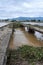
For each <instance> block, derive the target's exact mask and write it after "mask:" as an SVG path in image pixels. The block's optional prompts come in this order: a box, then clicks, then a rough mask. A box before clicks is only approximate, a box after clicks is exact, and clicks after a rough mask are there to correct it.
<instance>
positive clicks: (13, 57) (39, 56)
mask: <svg viewBox="0 0 43 65" xmlns="http://www.w3.org/2000/svg"><path fill="white" fill-rule="evenodd" d="M9 52H10V64H11V65H21V63H23V62H24V63H25V64H24V65H29V64H30V63H31V65H34V62H40V63H41V62H43V47H37V48H35V47H32V46H27V45H24V46H22V47H19V48H18V49H16V50H10V51H9ZM8 60H9V57H8ZM26 62H27V63H28V64H26Z"/></svg>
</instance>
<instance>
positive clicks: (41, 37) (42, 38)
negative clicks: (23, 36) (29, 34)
mask: <svg viewBox="0 0 43 65" xmlns="http://www.w3.org/2000/svg"><path fill="white" fill-rule="evenodd" d="M35 36H36V38H37V39H38V40H43V34H41V33H39V32H37V31H35Z"/></svg>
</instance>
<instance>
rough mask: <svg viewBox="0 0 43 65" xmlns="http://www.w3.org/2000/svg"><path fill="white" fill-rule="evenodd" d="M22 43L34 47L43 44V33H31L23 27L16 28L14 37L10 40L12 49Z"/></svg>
mask: <svg viewBox="0 0 43 65" xmlns="http://www.w3.org/2000/svg"><path fill="white" fill-rule="evenodd" d="M22 45H29V46H34V47H41V46H43V34H41V33H39V32H37V31H35V34H31V33H29V32H27V30H24V29H22V28H16V29H15V32H14V34H13V35H12V38H11V40H10V45H9V48H10V49H16V48H18V47H19V46H22Z"/></svg>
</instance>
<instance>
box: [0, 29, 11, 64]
mask: <svg viewBox="0 0 43 65" xmlns="http://www.w3.org/2000/svg"><path fill="white" fill-rule="evenodd" d="M11 35H12V30H10V29H9V30H8V31H7V33H6V34H4V35H2V36H1V37H0V65H5V64H6V59H7V55H6V51H7V48H8V45H9V40H10V36H11Z"/></svg>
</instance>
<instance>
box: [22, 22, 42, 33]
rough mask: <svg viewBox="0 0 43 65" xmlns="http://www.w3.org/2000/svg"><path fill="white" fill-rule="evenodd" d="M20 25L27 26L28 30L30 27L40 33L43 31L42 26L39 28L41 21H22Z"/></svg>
mask: <svg viewBox="0 0 43 65" xmlns="http://www.w3.org/2000/svg"><path fill="white" fill-rule="evenodd" d="M22 25H23V26H24V27H27V29H28V30H29V29H31V30H34V31H38V32H40V33H43V28H41V27H43V23H31V22H30V23H25V22H24V23H22Z"/></svg>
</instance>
